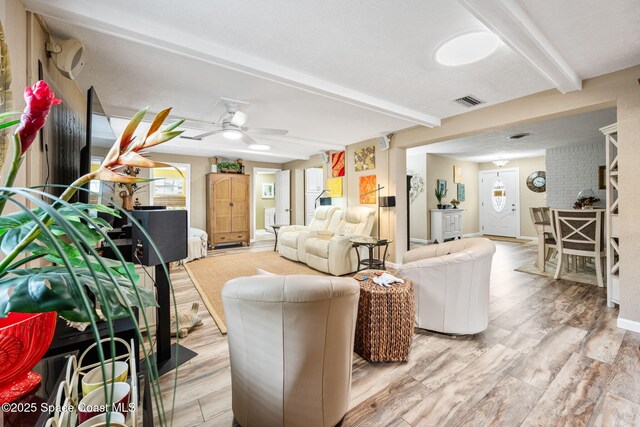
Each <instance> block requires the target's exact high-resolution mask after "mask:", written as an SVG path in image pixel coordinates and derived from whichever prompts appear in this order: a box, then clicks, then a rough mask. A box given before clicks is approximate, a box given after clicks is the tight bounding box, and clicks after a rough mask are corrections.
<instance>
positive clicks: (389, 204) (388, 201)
mask: <svg viewBox="0 0 640 427" xmlns="http://www.w3.org/2000/svg"><path fill="white" fill-rule="evenodd" d="M395 205H396V196H380V197H378V239H380V208H393V207H395ZM378 258H380V247H378ZM383 261H384V260H383Z"/></svg>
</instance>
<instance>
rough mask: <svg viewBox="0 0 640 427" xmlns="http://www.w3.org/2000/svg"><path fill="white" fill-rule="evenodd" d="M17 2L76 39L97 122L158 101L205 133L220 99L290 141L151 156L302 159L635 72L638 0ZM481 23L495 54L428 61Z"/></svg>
mask: <svg viewBox="0 0 640 427" xmlns="http://www.w3.org/2000/svg"><path fill="white" fill-rule="evenodd" d="M24 3H25V5H26V6H27V8H29V9H31V10H34V11H36V12H38V13H41V14H42V15H43V16H45V21H46V23H47V25H48V26H49V28H50V30H51V32H52V33H53V34H54V36H55V37H56V38H57V39H65V38H69V37H73V38H78V39H80V40H82V41H83V42H84V43H85V46H86V50H87V57H86V66H85V69H84V71H83V73H82V74H81V75H80V77H79V78H78V83H79V85H80V87H81V88H82V89H87V88H88V87H89V86H90V85H93V86H94V87H95V88H96V90H97V92H98V94H99V96H100V98H101V100H102V102H103V104H104V106H105V109H106V111H107V112H108V113H109V114H111V115H116V116H127V115H130V114H131V113H132V111H133V110H135V109H137V108H139V107H141V106H143V105H149V106H150V110H151V111H159V110H160V109H162V108H164V107H165V106H168V105H172V106H174V113H175V116H176V117H184V118H187V119H192V120H194V121H203V122H212V121H214V120H216V119H217V118H218V116H219V113H220V112H219V111H215V110H214V104H215V102H216V101H217V99H218V98H219V97H228V98H234V99H240V100H244V101H248V102H250V106H249V108H248V109H247V110H246V111H247V113H248V114H249V121H248V122H247V126H250V127H276V128H284V129H289V130H290V133H289V135H287V136H286V137H284V138H279V139H277V140H276V139H273V138H271V139H267V138H264V137H258V136H254V138H255V139H256V140H258V142H260V143H265V144H269V145H272V146H273V149H272V150H271V151H270V152H269V153H268V154H266V156H267V157H265V155H263V154H262V153H260V154H253V153H250V154H246V153H243V152H242V150H241V148H244V147H242V146H240V148H238V145H237V143H233V142H231V141H227V140H224V139H223V138H222V137H220V136H214V137H211V138H207V139H205V140H204V141H201V142H199V143H195V142H193V141H189V142H186V141H187V140H184V139H181V140H176V141H173V142H171V143H169V144H167V145H165V146H162V147H161V148H162V150H163V151H166V152H174V153H178V152H179V153H180V154H185V153H187V154H195V155H203V156H212V155H221V154H222V153H221V150H226V152H232V153H235V154H237V155H239V156H240V155H241V156H242V157H245V158H247V159H250V158H249V156H251V155H253V156H258V157H259V158H261V159H263V160H268V159H271V160H272V161H276V162H283V161H287V160H290V159H292V158H305V157H308V156H309V155H312V154H314V153H317V152H319V151H322V150H327V149H332V148H334V149H335V148H340V147H342V146H344V145H346V144H350V143H354V142H358V141H361V140H364V139H368V138H371V137H375V136H378V135H380V134H382V133H388V132H391V131H397V130H400V129H404V128H407V127H411V126H414V125H416V124H420V125H429V126H437V125H439V123H440V119H441V118H445V117H450V116H453V115H456V114H460V113H463V112H465V111H468V110H467V109H466V108H464V107H462V106H459V105H457V104H455V103H453V102H452V100H453V99H455V98H459V97H461V96H464V95H468V94H473V95H475V96H476V97H478V98H480V99H482V100H484V101H486V102H487V104H485V105H491V104H496V103H500V102H503V101H506V100H509V99H514V98H518V97H522V96H525V95H528V94H531V93H535V92H539V91H542V90H546V89H550V88H553V87H556V88H558V89H559V90H562V91H563V92H564V91H567V90H574V89H577V88H579V87H580V80H581V78H586V77H592V76H595V75H599V74H603V73H607V72H611V71H615V70H618V69H622V68H626V67H628V66H632V65H635V64H637V63H639V62H640V33H639V32H640V14H639V13H637V12H636V9H637V4H638V3H637V0H616V1H615V2H613V3H609V2H603V1H601V0H600V1H598V0H565V1H563V2H557V1H552V0H523V1H517V0H459V1H453V0H405V1H403V2H402V3H398V2H392V1H389V0H369V1H367V2H362V1H358V0H325V1H322V2H319V1H314V0H299V1H296V2H291V1H289V2H287V1H283V0H280V1H275V2H265V1H260V0H236V1H225V2H221V1H216V2H212V1H210V0H190V1H189V2H188V3H185V2H177V1H174V0H137V1H135V2H131V1H129V0H110V1H108V2H95V1H90V0H57V1H56V2H54V3H52V2H47V1H44V0H24ZM613 5H615V7H613ZM490 7H494V8H495V10H499V11H500V14H499V13H497V12H496V14H495V15H492V14H491V10H492V9H490ZM505 11H506V12H505ZM484 25H486V26H487V27H489V28H490V29H491V30H492V31H494V32H496V34H498V35H500V37H501V38H502V39H503V41H504V42H505V45H503V46H502V47H500V48H499V49H498V50H497V51H496V52H495V53H494V54H492V55H491V56H490V57H488V58H486V59H484V60H481V61H479V62H477V63H474V64H470V65H467V66H460V67H445V66H442V65H439V64H438V63H437V62H435V60H434V59H433V54H434V52H435V49H436V48H437V46H438V45H439V44H440V43H442V42H443V41H445V40H446V39H448V38H450V37H451V36H452V35H453V34H455V33H458V32H460V31H464V30H468V29H471V28H477V27H483V26H484ZM476 108H482V106H480V107H476ZM187 125H188V126H189V127H191V128H194V129H195V128H199V129H206V128H207V127H206V125H205V126H203V125H202V124H194V123H192V122H190V123H188V124H187ZM193 133H196V132H193ZM245 151H246V150H245Z"/></svg>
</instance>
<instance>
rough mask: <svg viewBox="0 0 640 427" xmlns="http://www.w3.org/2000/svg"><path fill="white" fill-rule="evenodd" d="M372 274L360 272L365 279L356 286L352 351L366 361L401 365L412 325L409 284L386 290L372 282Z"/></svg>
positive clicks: (409, 344) (371, 272)
mask: <svg viewBox="0 0 640 427" xmlns="http://www.w3.org/2000/svg"><path fill="white" fill-rule="evenodd" d="M373 275H374V271H370V270H366V271H361V272H360V273H358V274H357V275H356V277H361V276H367V277H368V279H367V280H358V282H359V283H360V300H359V302H358V320H357V322H356V336H355V343H354V347H355V348H354V350H355V352H356V353H358V354H359V355H360V356H362V357H363V358H364V359H365V360H368V361H369V362H404V361H406V360H407V359H408V357H409V351H410V350H411V338H412V337H413V326H414V322H415V301H414V295H413V283H412V282H411V280H409V279H404V282H405V283H404V284H394V285H392V286H391V287H389V288H387V287H385V286H380V285H376V284H375V283H373V280H372V278H373Z"/></svg>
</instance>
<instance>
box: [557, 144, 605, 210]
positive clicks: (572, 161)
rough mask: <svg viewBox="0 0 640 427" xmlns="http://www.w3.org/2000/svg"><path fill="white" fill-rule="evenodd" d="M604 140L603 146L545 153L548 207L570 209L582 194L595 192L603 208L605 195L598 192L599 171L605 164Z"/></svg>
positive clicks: (571, 148) (576, 147)
mask: <svg viewBox="0 0 640 427" xmlns="http://www.w3.org/2000/svg"><path fill="white" fill-rule="evenodd" d="M604 148H605V147H604V138H603V139H602V141H600V142H595V143H591V144H584V145H568V146H564V147H559V148H553V149H549V150H546V168H547V203H548V204H549V206H550V207H552V208H570V207H573V203H574V202H575V201H576V196H577V195H578V193H579V192H580V190H582V189H585V188H590V189H592V190H593V191H594V192H595V193H596V195H597V196H598V197H599V198H600V202H599V204H604V199H605V191H604V190H598V167H599V166H601V165H604V164H605V163H606V160H605V152H604Z"/></svg>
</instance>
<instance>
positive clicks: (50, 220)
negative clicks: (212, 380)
mask: <svg viewBox="0 0 640 427" xmlns="http://www.w3.org/2000/svg"><path fill="white" fill-rule="evenodd" d="M24 97H25V100H26V103H27V106H26V108H25V110H24V112H23V113H22V116H21V118H20V119H15V118H14V117H15V116H17V115H18V114H19V113H5V114H1V115H0V129H2V128H8V127H11V126H15V125H18V127H17V129H16V131H15V133H14V134H13V138H12V141H13V143H12V149H13V161H12V163H11V165H10V167H9V171H8V173H7V175H6V178H5V180H4V185H3V187H0V251H1V252H2V253H3V255H4V258H3V259H2V260H1V261H0V317H7V316H10V315H11V314H12V313H47V312H56V313H57V314H58V316H60V317H62V318H64V319H66V320H68V321H70V322H88V323H89V324H90V327H91V328H92V330H93V335H94V339H95V340H96V341H99V340H100V336H99V332H98V328H97V322H98V321H100V320H101V319H102V320H106V322H107V325H108V327H109V333H110V336H111V337H112V338H113V334H114V332H113V329H112V324H111V321H112V320H114V319H118V318H122V317H131V318H132V319H134V322H133V323H134V325H137V322H136V320H135V315H134V307H138V308H139V309H140V310H139V313H140V314H141V316H142V319H141V321H142V322H143V323H144V325H145V327H146V329H147V331H148V330H149V329H150V328H149V325H148V322H147V318H146V315H145V310H144V308H145V307H155V306H157V304H156V300H155V296H154V294H153V292H152V291H150V290H147V289H144V288H138V287H137V286H136V284H137V282H138V280H139V277H138V275H137V274H136V273H135V269H134V265H133V264H132V263H129V262H126V261H125V259H124V258H123V256H122V254H121V253H120V252H119V250H118V249H117V247H116V246H115V245H114V242H113V241H112V240H111V239H110V238H109V236H108V234H107V231H108V230H109V224H108V223H107V222H106V221H105V220H103V219H102V218H99V217H96V216H93V215H92V214H91V213H92V212H95V211H98V212H103V213H106V214H110V215H113V216H116V217H120V216H121V215H126V216H128V215H129V214H128V213H126V212H125V211H123V210H119V209H114V208H110V207H107V206H105V205H103V204H101V203H97V204H88V203H70V202H69V200H70V199H71V197H72V196H73V195H74V194H75V193H76V192H77V191H87V190H85V189H82V188H81V187H82V186H83V185H85V184H86V183H88V182H89V181H91V180H101V181H107V182H111V183H114V184H124V185H134V184H135V185H137V184H138V183H140V182H143V181H148V179H143V178H139V177H137V176H131V175H127V174H126V173H123V171H125V170H128V169H129V168H154V167H167V166H169V165H167V164H164V163H160V162H155V161H152V160H151V159H149V158H147V157H145V153H146V150H147V149H149V148H151V147H154V146H157V145H159V144H162V143H164V142H166V141H169V140H171V139H172V138H175V137H176V136H178V135H180V134H181V133H182V131H180V130H176V128H177V127H178V126H179V125H181V124H182V121H177V122H175V123H173V124H170V125H168V126H165V127H163V126H162V124H163V122H164V121H165V120H166V118H167V117H168V116H169V113H170V111H171V109H170V108H169V109H166V110H163V111H161V112H160V113H159V114H158V115H157V116H156V117H155V118H154V119H153V121H152V123H151V125H150V127H149V129H148V130H147V131H146V132H144V133H143V134H142V135H140V136H137V137H136V136H134V133H135V132H136V130H137V128H138V126H139V124H140V123H141V121H142V119H143V118H144V116H145V113H146V109H143V110H141V111H139V112H138V113H137V114H136V115H135V116H134V117H133V118H132V119H131V121H130V122H129V124H128V125H127V127H126V128H125V130H124V132H123V133H122V135H120V137H119V138H118V139H117V140H116V142H115V144H114V145H113V147H112V148H111V150H110V151H109V153H108V154H107V156H106V157H105V158H104V161H103V162H102V164H101V165H100V167H99V168H98V169H97V170H96V171H93V172H90V173H88V174H86V175H84V176H81V177H79V178H78V179H77V180H76V181H74V182H73V183H72V184H71V185H70V186H68V187H67V188H66V189H65V190H64V192H63V193H62V195H61V196H60V197H55V196H53V195H51V194H49V193H47V192H46V191H45V188H43V187H31V188H24V187H14V182H15V179H16V176H17V175H18V171H19V169H20V167H21V165H22V163H23V161H24V158H25V154H26V152H27V151H28V150H29V147H30V146H31V144H32V143H33V141H34V140H35V138H36V134H37V133H38V131H39V130H40V129H41V128H42V127H43V126H44V124H45V122H46V119H47V115H48V114H49V111H50V109H51V107H52V106H54V105H55V104H59V103H60V100H58V99H56V98H55V95H54V93H53V91H51V89H50V88H49V86H48V85H47V83H46V82H44V81H39V82H37V83H36V84H35V85H33V86H32V87H27V88H26V89H25V93H24ZM1 166H2V165H0V167H1ZM7 205H13V207H14V209H12V210H13V211H14V212H12V213H7V214H5V213H4V211H5V207H7ZM143 232H144V230H143ZM147 237H149V236H147ZM100 246H102V247H104V246H110V247H111V249H112V251H113V252H114V253H115V254H116V255H117V259H115V260H114V259H106V258H103V257H102V256H101V255H100V253H101V252H100ZM165 273H166V274H167V275H168V272H166V271H165ZM136 333H137V334H138V338H139V340H140V342H141V344H142V350H143V353H144V356H145V363H146V367H147V372H148V373H149V376H150V379H151V383H152V387H153V389H154V390H153V393H152V394H153V395H154V398H155V403H156V406H157V409H158V411H157V412H158V414H160V422H161V424H165V423H166V420H165V419H164V415H163V414H164V408H163V403H162V399H161V393H160V389H159V385H158V382H157V378H158V375H157V367H156V366H155V362H154V360H152V358H150V357H147V354H148V353H150V349H152V347H153V341H152V337H151V335H149V333H148V332H147V333H146V334H145V336H144V337H143V335H142V333H141V332H140V330H139V329H138V328H137V326H136ZM145 340H146V342H145ZM97 348H98V352H99V356H100V358H101V360H102V369H103V377H104V378H107V375H105V372H106V371H105V370H104V369H105V368H104V364H105V362H104V360H105V357H104V354H103V351H102V348H101V346H98V347H97ZM111 352H112V354H115V344H114V342H113V339H112V340H111ZM1 370H2V369H1V367H0V371H1ZM176 375H177V374H176ZM105 390H106V389H105ZM105 393H106V392H105ZM111 397H112V396H111ZM111 401H112V400H110V399H109V397H107V402H111Z"/></svg>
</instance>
